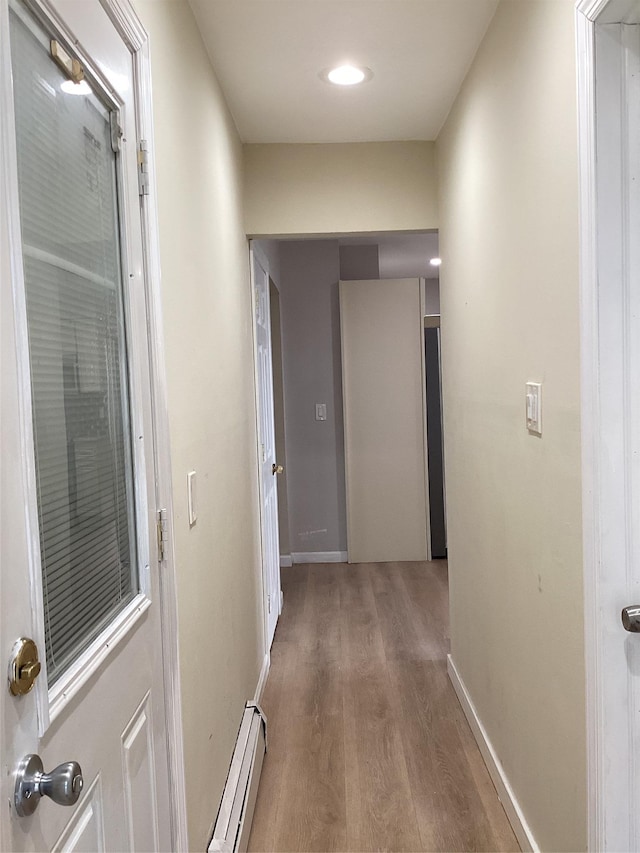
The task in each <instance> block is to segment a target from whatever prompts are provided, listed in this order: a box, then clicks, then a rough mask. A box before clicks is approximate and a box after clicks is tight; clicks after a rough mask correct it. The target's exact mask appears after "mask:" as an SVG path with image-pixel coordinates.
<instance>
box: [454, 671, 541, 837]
mask: <svg viewBox="0 0 640 853" xmlns="http://www.w3.org/2000/svg"><path fill="white" fill-rule="evenodd" d="M447 671H448V672H449V678H450V679H451V683H452V684H453V689H454V690H455V691H456V694H457V696H458V699H459V700H460V704H461V705H462V710H463V711H464V714H465V717H466V718H467V721H468V723H469V725H470V726H471V731H472V732H473V736H474V737H475V739H476V741H477V743H478V747H479V748H480V753H481V754H482V757H483V759H484V763H485V764H486V765H487V770H488V771H489V775H490V776H491V779H492V781H493V784H494V785H495V788H496V791H497V792H498V797H499V799H500V802H501V803H502V805H503V807H504V810H505V812H506V815H507V817H508V819H509V823H510V824H511V827H512V829H513V831H514V833H515V836H516V838H517V839H518V844H519V845H520V847H521V848H522V850H523V851H526V853H539V850H540V848H539V847H538V845H537V844H536V840H535V838H534V837H533V833H532V832H531V829H530V827H529V824H528V823H527V820H526V818H525V816H524V813H523V811H522V809H521V808H520V804H519V803H518V800H517V799H516V795H515V793H514V791H513V788H512V787H511V784H510V782H509V780H508V778H507V775H506V773H505V771H504V767H503V766H502V764H501V763H500V759H499V758H498V756H497V754H496V751H495V749H494V748H493V745H492V743H491V741H490V740H489V737H488V735H487V732H486V730H485V728H484V726H483V725H482V722H481V721H480V718H479V717H478V712H477V711H476V708H475V705H474V704H473V701H472V699H471V696H470V695H469V693H468V691H467V688H466V687H465V685H464V682H463V681H462V679H461V678H460V673H459V672H458V670H457V669H456V665H455V663H454V662H453V658H452V657H451V655H448V656H447Z"/></svg>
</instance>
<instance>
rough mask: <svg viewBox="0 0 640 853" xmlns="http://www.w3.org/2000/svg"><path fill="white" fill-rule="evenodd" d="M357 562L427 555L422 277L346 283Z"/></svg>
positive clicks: (345, 357) (350, 495)
mask: <svg viewBox="0 0 640 853" xmlns="http://www.w3.org/2000/svg"><path fill="white" fill-rule="evenodd" d="M340 328H341V337H342V388H343V399H344V435H345V464H346V485H347V548H348V553H349V562H350V563H363V562H387V561H390V560H392V561H394V560H426V559H427V524H426V518H427V512H426V491H425V458H424V425H423V418H424V407H423V381H422V360H423V356H422V351H423V350H422V347H423V320H422V311H421V310H420V281H419V279H417V278H416V279H394V280H380V281H341V282H340Z"/></svg>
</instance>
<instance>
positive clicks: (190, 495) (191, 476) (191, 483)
mask: <svg viewBox="0 0 640 853" xmlns="http://www.w3.org/2000/svg"><path fill="white" fill-rule="evenodd" d="M187 502H188V504H189V527H193V525H194V524H195V523H196V521H197V519H198V510H197V507H196V472H195V471H189V473H188V474H187Z"/></svg>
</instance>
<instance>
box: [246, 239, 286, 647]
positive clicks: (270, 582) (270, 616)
mask: <svg viewBox="0 0 640 853" xmlns="http://www.w3.org/2000/svg"><path fill="white" fill-rule="evenodd" d="M251 271H252V278H253V287H254V293H255V324H256V328H255V341H256V377H257V386H258V387H257V397H258V433H259V435H258V442H259V454H260V490H261V513H260V514H261V522H262V577H263V589H264V612H265V624H266V635H267V636H266V642H267V649H269V648H271V643H272V642H273V635H274V634H275V630H276V625H277V623H278V616H279V614H280V545H279V541H278V484H277V475H278V473H279V472H280V473H281V468H280V466H279V465H278V461H277V459H276V438H275V421H274V407H273V370H272V356H271V317H270V308H269V274H268V272H267V270H266V264H265V263H264V262H263V261H262V260H261V258H260V257H259V255H258V253H257V252H256V250H255V248H253V249H252V250H251Z"/></svg>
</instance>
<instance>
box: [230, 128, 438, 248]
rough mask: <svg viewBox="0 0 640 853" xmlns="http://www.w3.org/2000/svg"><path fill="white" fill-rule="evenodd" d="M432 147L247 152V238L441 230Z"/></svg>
mask: <svg viewBox="0 0 640 853" xmlns="http://www.w3.org/2000/svg"><path fill="white" fill-rule="evenodd" d="M434 155H435V148H434V144H433V143H432V142H364V143H349V144H333V145H332V144H326V145H325V144H322V145H288V144H269V145H245V146H244V163H245V187H244V201H245V226H246V230H247V233H248V234H251V235H253V236H259V235H269V234H274V235H278V234H279V235H295V234H338V233H349V232H357V231H417V230H421V229H422V230H424V229H429V228H437V226H438V221H437V186H436V173H435V156H434Z"/></svg>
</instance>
